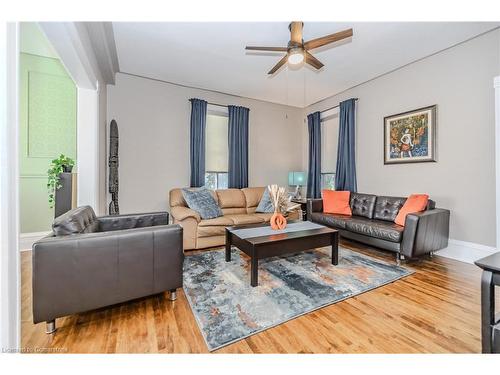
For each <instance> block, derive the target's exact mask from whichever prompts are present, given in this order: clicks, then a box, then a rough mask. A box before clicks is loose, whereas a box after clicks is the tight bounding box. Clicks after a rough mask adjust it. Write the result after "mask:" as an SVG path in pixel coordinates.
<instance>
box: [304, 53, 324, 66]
mask: <svg viewBox="0 0 500 375" xmlns="http://www.w3.org/2000/svg"><path fill="white" fill-rule="evenodd" d="M305 52H306V53H305V55H306V56H305V57H306V63H308V64H309V65H311V66H313V67H315V68H316V69H318V70H319V69H321V68H322V67H323V66H324V65H323V63H322V62H321V61H319V60H318V59H317V58H316V57H314V56H313V55H311V54H310V53H309V52H307V51H305Z"/></svg>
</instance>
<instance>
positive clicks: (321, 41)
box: [304, 29, 352, 49]
mask: <svg viewBox="0 0 500 375" xmlns="http://www.w3.org/2000/svg"><path fill="white" fill-rule="evenodd" d="M351 36H352V29H347V30H343V31H339V32H338V33H335V34H330V35H327V36H323V37H321V38H317V39H312V40H310V41H308V42H305V43H304V48H305V49H313V48H318V47H321V46H324V45H326V44H330V43H333V42H338V41H339V40H342V39H346V38H350V37H351Z"/></svg>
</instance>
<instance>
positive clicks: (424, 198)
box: [394, 194, 429, 227]
mask: <svg viewBox="0 0 500 375" xmlns="http://www.w3.org/2000/svg"><path fill="white" fill-rule="evenodd" d="M428 201H429V196H428V195H427V194H412V195H410V196H409V197H408V199H407V200H406V202H405V204H404V205H403V207H401V209H400V210H399V212H398V216H396V219H395V220H394V222H395V223H396V224H398V225H401V226H403V227H404V226H405V221H406V215H408V214H412V213H414V212H421V211H424V210H425V208H426V207H427V202H428Z"/></svg>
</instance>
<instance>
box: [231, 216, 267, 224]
mask: <svg viewBox="0 0 500 375" xmlns="http://www.w3.org/2000/svg"><path fill="white" fill-rule="evenodd" d="M224 217H227V218H228V219H231V220H232V221H233V222H234V225H244V224H259V223H263V222H264V219H263V218H262V217H260V216H257V215H246V214H241V215H225V216H224Z"/></svg>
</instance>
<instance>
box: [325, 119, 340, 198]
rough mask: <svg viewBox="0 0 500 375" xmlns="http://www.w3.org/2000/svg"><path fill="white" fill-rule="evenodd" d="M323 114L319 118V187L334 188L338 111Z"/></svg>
mask: <svg viewBox="0 0 500 375" xmlns="http://www.w3.org/2000/svg"><path fill="white" fill-rule="evenodd" d="M323 115H324V116H325V117H322V119H321V189H328V190H335V169H336V166H337V143H338V139H339V115H338V111H334V112H333V113H331V114H327V113H325V114H323ZM332 171H333V172H332Z"/></svg>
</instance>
